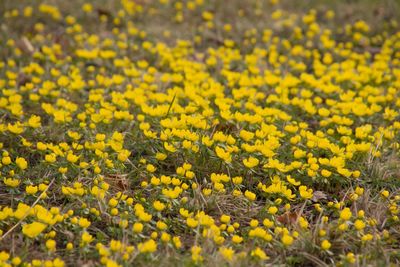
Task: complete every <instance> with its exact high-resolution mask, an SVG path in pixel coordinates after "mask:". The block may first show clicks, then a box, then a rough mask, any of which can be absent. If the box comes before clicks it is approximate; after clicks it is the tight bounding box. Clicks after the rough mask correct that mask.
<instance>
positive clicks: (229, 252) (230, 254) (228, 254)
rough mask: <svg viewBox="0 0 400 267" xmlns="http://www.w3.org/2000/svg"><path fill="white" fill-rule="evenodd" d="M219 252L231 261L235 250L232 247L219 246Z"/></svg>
mask: <svg viewBox="0 0 400 267" xmlns="http://www.w3.org/2000/svg"><path fill="white" fill-rule="evenodd" d="M218 252H219V254H220V255H221V256H222V257H223V258H224V259H225V260H227V261H232V260H233V256H234V255H235V251H234V250H233V249H232V248H227V247H220V248H219V249H218Z"/></svg>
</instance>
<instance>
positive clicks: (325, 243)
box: [321, 240, 331, 250]
mask: <svg viewBox="0 0 400 267" xmlns="http://www.w3.org/2000/svg"><path fill="white" fill-rule="evenodd" d="M330 247H331V243H330V242H329V241H328V240H323V241H322V242H321V248H322V249H323V250H328V249H330Z"/></svg>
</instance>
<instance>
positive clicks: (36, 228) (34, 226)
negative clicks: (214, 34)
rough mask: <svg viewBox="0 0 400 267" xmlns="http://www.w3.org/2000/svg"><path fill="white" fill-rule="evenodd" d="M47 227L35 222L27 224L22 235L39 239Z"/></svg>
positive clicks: (23, 227)
mask: <svg viewBox="0 0 400 267" xmlns="http://www.w3.org/2000/svg"><path fill="white" fill-rule="evenodd" d="M46 227H47V226H46V225H45V224H44V223H40V222H33V223H30V224H25V225H24V226H22V233H23V234H24V235H26V236H27V237H29V238H35V237H37V236H38V235H39V234H40V233H41V232H43V230H44V229H46Z"/></svg>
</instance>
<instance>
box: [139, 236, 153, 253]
mask: <svg viewBox="0 0 400 267" xmlns="http://www.w3.org/2000/svg"><path fill="white" fill-rule="evenodd" d="M138 250H139V251H140V252H141V253H152V252H155V251H156V250H157V243H156V242H155V241H154V240H153V239H149V240H148V241H146V242H144V243H139V244H138Z"/></svg>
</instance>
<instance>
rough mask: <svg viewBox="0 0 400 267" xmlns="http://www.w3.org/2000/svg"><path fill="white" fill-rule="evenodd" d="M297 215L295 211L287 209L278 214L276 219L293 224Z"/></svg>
mask: <svg viewBox="0 0 400 267" xmlns="http://www.w3.org/2000/svg"><path fill="white" fill-rule="evenodd" d="M298 217H299V214H298V213H297V212H290V211H287V212H285V213H284V214H282V215H280V216H278V217H277V218H276V219H277V220H278V222H280V223H282V224H286V225H290V224H295V223H296V221H297V219H298Z"/></svg>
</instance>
